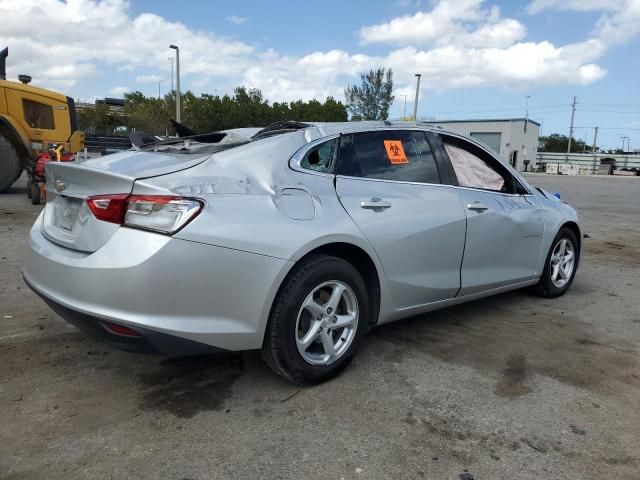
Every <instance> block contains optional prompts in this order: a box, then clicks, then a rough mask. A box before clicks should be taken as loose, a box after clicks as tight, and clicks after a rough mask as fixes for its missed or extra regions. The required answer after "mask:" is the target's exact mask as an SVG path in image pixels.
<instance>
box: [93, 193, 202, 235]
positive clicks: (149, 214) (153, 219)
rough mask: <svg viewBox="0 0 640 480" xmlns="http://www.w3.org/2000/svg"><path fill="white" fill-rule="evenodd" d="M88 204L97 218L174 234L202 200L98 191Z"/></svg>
mask: <svg viewBox="0 0 640 480" xmlns="http://www.w3.org/2000/svg"><path fill="white" fill-rule="evenodd" d="M87 204H88V205H89V209H90V210H91V212H92V213H93V215H94V216H95V217H96V218H97V219H98V220H103V221H105V222H111V223H117V224H119V225H123V226H125V227H133V228H141V229H144V230H151V231H154V232H159V233H165V234H173V233H175V232H177V231H178V230H180V229H181V228H182V227H184V226H185V225H186V224H187V223H189V222H190V221H191V220H192V219H193V218H194V217H195V216H196V215H197V214H198V213H200V210H202V205H203V204H202V202H201V201H200V200H194V199H190V198H182V197H176V196H172V195H128V194H118V195H96V196H94V197H89V198H87Z"/></svg>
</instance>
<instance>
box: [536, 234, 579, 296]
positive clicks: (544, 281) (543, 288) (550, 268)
mask: <svg viewBox="0 0 640 480" xmlns="http://www.w3.org/2000/svg"><path fill="white" fill-rule="evenodd" d="M577 266H578V241H577V239H576V236H575V234H574V233H573V232H572V231H571V230H569V229H568V228H562V229H560V231H559V232H558V235H556V238H555V239H554V240H553V243H552V244H551V249H550V250H549V254H548V255H547V260H546V262H545V267H544V271H543V272H542V276H541V277H540V282H538V284H537V285H536V288H537V291H538V293H539V294H540V295H541V296H543V297H547V298H551V297H558V296H560V295H562V294H563V293H565V292H566V291H567V290H568V289H569V287H570V286H571V283H572V282H573V278H574V277H575V274H576V267H577Z"/></svg>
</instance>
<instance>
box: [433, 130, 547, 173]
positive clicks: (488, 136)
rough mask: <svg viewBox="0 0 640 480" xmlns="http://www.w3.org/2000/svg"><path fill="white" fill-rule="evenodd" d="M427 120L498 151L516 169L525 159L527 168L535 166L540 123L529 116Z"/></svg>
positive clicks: (518, 168)
mask: <svg viewBox="0 0 640 480" xmlns="http://www.w3.org/2000/svg"><path fill="white" fill-rule="evenodd" d="M429 123H431V124H433V125H439V126H441V127H442V128H445V129H447V130H451V131H454V132H459V133H462V134H463V135H467V136H470V137H473V138H475V139H476V140H478V141H480V142H482V143H484V144H485V145H487V146H488V147H490V148H491V149H493V150H494V151H496V152H498V153H499V154H500V155H501V156H502V158H504V159H505V160H507V161H508V162H509V163H510V164H511V165H512V166H513V167H514V168H516V169H517V170H519V171H523V170H524V169H525V160H528V161H529V162H530V163H529V165H528V168H527V170H528V171H531V170H532V169H533V168H534V166H535V163H536V155H537V152H538V136H539V134H540V124H539V123H538V122H535V121H533V120H531V119H529V120H527V119H524V118H505V119H488V120H442V121H439V120H438V121H433V122H429Z"/></svg>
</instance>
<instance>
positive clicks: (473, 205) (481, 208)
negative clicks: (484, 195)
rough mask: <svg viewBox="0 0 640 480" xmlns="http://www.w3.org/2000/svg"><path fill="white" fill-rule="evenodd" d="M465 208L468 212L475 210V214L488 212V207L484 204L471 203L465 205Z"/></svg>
mask: <svg viewBox="0 0 640 480" xmlns="http://www.w3.org/2000/svg"><path fill="white" fill-rule="evenodd" d="M467 208H468V209H469V210H475V211H476V212H484V211H485V210H489V207H487V206H486V205H485V204H484V203H480V202H473V203H470V204H468V205H467Z"/></svg>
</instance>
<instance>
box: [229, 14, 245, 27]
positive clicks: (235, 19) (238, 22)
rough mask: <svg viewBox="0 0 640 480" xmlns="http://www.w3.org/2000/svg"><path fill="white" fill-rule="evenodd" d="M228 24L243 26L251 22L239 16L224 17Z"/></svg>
mask: <svg viewBox="0 0 640 480" xmlns="http://www.w3.org/2000/svg"><path fill="white" fill-rule="evenodd" d="M224 19H225V20H226V21H227V22H231V23H235V24H236V25H242V24H243V23H246V22H247V20H249V19H248V18H247V17H239V16H238V15H229V16H228V17H224Z"/></svg>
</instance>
